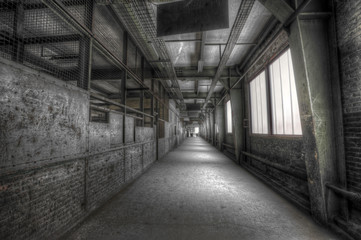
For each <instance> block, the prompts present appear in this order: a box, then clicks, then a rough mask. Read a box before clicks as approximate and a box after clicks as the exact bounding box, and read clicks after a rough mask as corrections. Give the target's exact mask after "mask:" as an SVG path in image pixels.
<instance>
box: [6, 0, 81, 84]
mask: <svg viewBox="0 0 361 240" xmlns="http://www.w3.org/2000/svg"><path fill="white" fill-rule="evenodd" d="M82 38H83V36H82V35H81V34H80V33H79V32H77V31H76V30H74V28H72V27H71V26H70V25H68V24H67V23H66V22H64V21H63V19H61V18H60V17H59V16H58V15H56V14H55V13H54V12H53V11H52V10H50V9H49V8H47V7H46V6H45V5H44V4H42V3H41V1H35V0H33V1H22V0H17V1H5V2H2V3H0V51H1V53H0V55H1V56H2V57H5V58H7V59H11V60H13V61H17V62H19V63H23V64H24V65H27V66H29V67H32V68H34V69H36V70H40V71H43V72H46V73H49V74H51V75H53V76H55V77H58V78H61V79H63V80H66V81H69V80H74V79H77V78H78V76H79V55H81V52H80V48H79V46H80V42H81V39H82Z"/></svg>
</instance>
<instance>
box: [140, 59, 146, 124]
mask: <svg viewBox="0 0 361 240" xmlns="http://www.w3.org/2000/svg"><path fill="white" fill-rule="evenodd" d="M140 67H141V80H142V82H143V83H144V57H143V56H142V59H141V66H140ZM140 111H142V112H144V90H141V91H140ZM144 122H145V116H144V115H143V122H142V127H144Z"/></svg>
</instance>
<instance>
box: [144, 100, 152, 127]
mask: <svg viewBox="0 0 361 240" xmlns="http://www.w3.org/2000/svg"><path fill="white" fill-rule="evenodd" d="M152 99H153V96H152V95H151V94H149V93H144V112H145V113H147V114H149V115H151V114H152ZM152 120H153V119H152V118H151V117H148V116H145V117H144V127H153V121H152Z"/></svg>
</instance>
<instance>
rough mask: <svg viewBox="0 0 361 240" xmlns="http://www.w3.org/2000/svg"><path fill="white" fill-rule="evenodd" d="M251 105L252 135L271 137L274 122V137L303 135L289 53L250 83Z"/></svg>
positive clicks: (284, 54) (288, 51)
mask: <svg viewBox="0 0 361 240" xmlns="http://www.w3.org/2000/svg"><path fill="white" fill-rule="evenodd" d="M267 76H269V77H267ZM268 83H269V85H268ZM268 86H269V87H268ZM250 101H251V104H250V105H251V126H252V133H255V134H268V132H269V130H268V129H269V126H270V123H269V121H271V122H272V134H278V135H282V134H283V135H302V128H301V120H300V113H299V109H298V100H297V92H296V85H295V77H294V72H293V65H292V59H291V51H290V50H289V49H288V50H287V51H286V52H285V53H283V54H282V55H281V56H280V57H279V58H277V59H276V60H275V61H274V62H273V63H272V64H270V65H269V66H268V67H267V68H266V70H265V71H263V72H262V73H261V74H259V75H258V76H257V77H255V78H254V79H253V80H252V81H251V82H250ZM269 103H270V107H269ZM269 108H270V109H269ZM270 114H271V115H270Z"/></svg>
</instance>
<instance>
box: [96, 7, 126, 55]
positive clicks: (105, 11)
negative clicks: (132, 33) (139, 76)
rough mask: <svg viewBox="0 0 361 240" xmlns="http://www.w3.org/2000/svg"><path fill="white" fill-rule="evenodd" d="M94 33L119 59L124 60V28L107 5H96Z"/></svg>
mask: <svg viewBox="0 0 361 240" xmlns="http://www.w3.org/2000/svg"><path fill="white" fill-rule="evenodd" d="M93 33H94V36H95V38H97V39H98V40H99V41H100V42H102V43H103V44H104V45H105V47H106V48H107V49H109V51H111V52H112V54H114V55H115V56H116V57H117V58H118V59H120V60H123V38H124V30H123V28H122V26H121V25H120V23H119V21H117V18H116V16H114V15H113V13H112V10H111V8H109V6H106V5H96V6H95V8H94V17H93Z"/></svg>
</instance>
